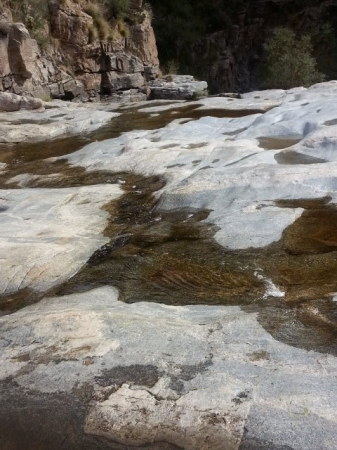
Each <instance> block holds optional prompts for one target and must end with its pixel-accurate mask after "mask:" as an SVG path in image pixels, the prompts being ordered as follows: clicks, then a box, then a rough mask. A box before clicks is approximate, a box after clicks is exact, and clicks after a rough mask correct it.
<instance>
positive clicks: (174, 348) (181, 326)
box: [0, 287, 337, 450]
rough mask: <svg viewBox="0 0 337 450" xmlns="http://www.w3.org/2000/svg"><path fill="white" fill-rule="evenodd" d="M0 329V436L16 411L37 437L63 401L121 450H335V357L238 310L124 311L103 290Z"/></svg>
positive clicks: (11, 319)
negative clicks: (287, 338) (25, 412)
mask: <svg viewBox="0 0 337 450" xmlns="http://www.w3.org/2000/svg"><path fill="white" fill-rule="evenodd" d="M0 329H1V339H0V347H1V352H0V355H1V356H0V367H1V369H0V380H1V383H0V386H1V389H5V390H6V395H4V396H3V398H4V399H6V401H5V402H2V403H1V408H0V417H1V418H2V419H4V418H5V416H6V418H7V419H6V420H0V435H5V434H6V433H8V427H9V429H10V427H13V429H14V428H15V426H16V425H15V421H13V422H12V423H11V422H10V420H9V419H8V417H14V418H15V417H16V418H17V417H18V414H20V413H19V410H20V406H19V405H20V402H21V404H23V403H24V404H26V405H29V407H30V416H31V417H32V418H33V419H32V420H31V421H30V427H32V428H34V426H35V425H36V424H34V418H36V420H39V427H38V430H39V431H38V433H37V434H39V435H40V436H43V435H44V433H45V429H46V428H48V429H49V426H50V422H52V421H53V416H54V415H53V414H49V412H50V411H51V408H52V405H53V402H54V405H55V402H56V399H60V398H61V397H62V396H64V395H66V396H67V402H68V407H69V408H70V410H72V408H73V407H74V405H78V408H79V409H81V408H82V410H83V411H85V413H84V414H83V415H82V418H81V421H82V422H80V423H79V424H78V426H79V427H80V428H81V427H84V430H85V433H86V434H88V435H93V436H98V437H102V438H103V437H104V438H106V439H108V440H111V441H113V442H118V443H119V444H121V445H123V446H122V448H124V449H126V448H129V446H144V447H145V448H151V444H155V443H158V442H159V443H160V442H166V443H168V444H170V445H174V446H177V447H178V448H184V449H190V450H195V449H197V448H198V449H201V448H202V449H205V450H223V449H226V450H227V449H239V448H241V449H250V448H260V449H277V448H287V449H294V450H295V449H296V450H303V449H309V450H317V449H318V448H320V449H322V450H323V449H334V448H335V437H336V425H337V423H336V422H337V412H336V411H337V403H336V396H335V395H334V390H335V380H336V375H337V360H336V358H334V357H332V356H329V355H323V354H318V353H315V352H307V351H305V350H300V349H295V348H293V347H290V346H287V345H285V344H282V343H280V342H278V341H275V340H274V339H273V338H272V337H271V336H270V334H268V333H267V332H266V331H265V330H264V329H263V328H262V327H261V326H260V325H259V323H258V322H257V318H256V315H255V314H249V313H246V312H243V311H241V310H240V308H239V307H235V306H232V307H221V306H219V307H217V306H215V307H209V306H188V307H174V306H164V305H160V304H153V303H137V304H131V305H130V304H125V303H122V302H120V301H118V292H117V290H116V289H114V288H112V287H104V288H100V289H96V290H93V291H89V292H86V293H82V294H73V295H70V296H65V297H59V298H47V299H45V300H43V301H42V302H40V303H39V304H36V305H34V306H30V307H27V308H25V309H23V310H21V311H19V312H17V313H15V314H12V315H11V316H7V317H3V318H0ZM9 386H13V387H12V388H10V389H9V390H8V388H9ZM14 386H15V388H14ZM18 390H19V392H20V395H21V397H20V402H18V399H17V398H16V397H15V395H16V394H15V392H18ZM10 392H12V397H10V396H9V393H10ZM37 398H38V399H39V402H38V404H39V406H36V399H37ZM34 405H35V406H34ZM41 410H42V411H44V415H43V416H42V417H41V414H40V412H41ZM39 414H40V415H39ZM20 417H21V416H20ZM4 423H6V426H7V429H4ZM25 424H27V418H26V419H25V418H23V419H22V423H21V426H22V427H23V432H24V431H25V430H24V427H25ZM63 426H64V429H63V428H62V427H63ZM60 427H61V432H62V435H63V439H64V440H67V439H68V435H67V432H68V431H67V427H66V426H65V425H64V423H63V422H62V417H61V418H60V422H59V427H56V428H60ZM54 428H55V427H54ZM69 428H70V426H69ZM59 432H60V430H59V429H58V430H54V431H53V428H52V427H51V436H50V437H49V438H50V439H52V438H53V436H54V435H55V436H56V439H58V437H57V436H58V435H57V433H59ZM32 438H33V437H32ZM34 439H35V437H34ZM37 439H38V438H37ZM14 440H15V437H14ZM36 442H37V443H38V440H37V441H36ZM56 443H57V440H56ZM14 448H15V447H14ZM51 448H54V447H51ZM55 448H57V445H56V447H55ZM75 448H76V447H75ZM93 448H96V447H93ZM97 448H107V447H97ZM158 448H161V447H160V446H158ZM162 448H165V447H162Z"/></svg>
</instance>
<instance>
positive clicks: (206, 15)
mask: <svg viewBox="0 0 337 450" xmlns="http://www.w3.org/2000/svg"><path fill="white" fill-rule="evenodd" d="M151 4H152V5H153V9H154V17H155V22H154V26H155V31H156V37H157V42H158V47H159V54H160V59H161V62H162V63H163V64H164V65H165V63H168V66H169V65H170V62H171V63H172V61H174V62H175V65H176V66H178V67H179V70H180V71H182V73H191V74H193V75H197V76H198V77H199V78H200V79H206V80H207V81H208V84H209V87H210V90H211V92H213V93H218V92H225V91H239V92H242V91H248V90H250V89H252V88H260V84H259V81H260V80H259V78H260V77H259V71H260V69H261V63H262V60H263V43H264V42H265V40H266V38H267V37H268V36H270V33H271V31H272V30H273V28H275V27H278V26H287V27H290V28H292V29H294V30H295V31H296V32H297V33H298V34H299V35H302V34H303V33H310V34H311V35H312V36H313V41H314V45H315V47H316V48H315V50H316V54H315V57H316V59H317V60H318V62H319V64H320V63H321V61H322V63H323V65H324V67H321V66H320V67H319V69H320V71H321V72H323V73H325V74H326V75H327V78H334V77H336V67H334V68H333V70H332V65H333V60H334V59H337V54H336V53H335V55H333V54H332V46H333V45H335V47H336V44H335V43H334V44H333V42H332V40H333V39H335V37H334V36H335V35H336V29H337V9H336V5H337V2H336V0H325V1H321V0H307V1H303V0H291V1H289V0H256V1H252V0H242V1H239V0H228V1H226V2H224V1H222V0H214V1H213V2H212V3H211V4H209V5H207V6H206V5H205V3H204V2H203V1H202V0H194V1H192V0H182V1H181V2H180V4H179V6H175V4H174V2H173V1H169V0H168V2H167V4H165V5H163V4H162V2H161V1H160V0H152V1H151ZM206 8H207V9H206ZM179 15H180V16H179ZM176 17H185V19H184V20H185V21H186V27H179V26H178V25H179V19H176ZM187 18H189V20H187ZM326 25H328V26H330V27H331V28H330V29H331V35H330V36H328V37H327V38H326V39H325V42H322V39H324V36H323V35H324V33H322V32H321V28H322V27H324V26H326ZM334 51H335V52H336V48H334ZM329 52H330V53H329ZM323 53H324V54H325V56H326V58H324V56H323ZM324 59H325V61H323V60H324ZM327 60H328V63H327Z"/></svg>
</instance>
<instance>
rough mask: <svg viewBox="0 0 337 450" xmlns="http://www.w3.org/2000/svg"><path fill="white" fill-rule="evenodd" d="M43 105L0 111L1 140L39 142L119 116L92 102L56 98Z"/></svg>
mask: <svg viewBox="0 0 337 450" xmlns="http://www.w3.org/2000/svg"><path fill="white" fill-rule="evenodd" d="M64 103H65V102H64ZM45 106H46V107H47V109H40V110H36V111H24V110H21V111H15V112H10V113H9V112H1V111H0V144H11V143H12V144H13V143H25V142H27V143H28V142H38V141H46V140H50V139H54V138H57V137H62V136H68V135H72V134H83V133H90V132H92V131H95V130H96V129H98V128H100V127H101V126H102V125H104V124H106V123H107V122H109V121H110V120H111V119H113V118H114V117H118V116H119V114H118V113H116V112H110V111H104V110H101V109H103V108H101V109H100V107H99V106H97V108H95V107H93V105H88V106H85V105H79V104H72V103H69V102H68V103H65V104H62V102H61V103H60V102H58V101H55V102H51V103H46V104H45Z"/></svg>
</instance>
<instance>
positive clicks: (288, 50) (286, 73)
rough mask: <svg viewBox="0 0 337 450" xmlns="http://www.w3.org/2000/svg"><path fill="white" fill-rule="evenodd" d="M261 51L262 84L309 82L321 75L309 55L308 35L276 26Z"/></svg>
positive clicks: (284, 86)
mask: <svg viewBox="0 0 337 450" xmlns="http://www.w3.org/2000/svg"><path fill="white" fill-rule="evenodd" d="M264 51H265V63H264V66H263V74H262V80H263V81H262V84H263V86H264V87H266V88H279V89H290V88H292V87H295V86H310V85H311V84H313V83H317V82H319V81H322V80H323V79H324V76H323V75H322V74H321V73H320V72H319V71H318V70H317V64H316V60H315V58H314V57H313V56H312V51H313V50H312V44H311V39H310V36H307V35H305V36H302V37H297V36H296V34H295V33H294V32H293V31H292V30H290V29H289V28H275V30H274V31H273V33H272V36H271V37H270V38H269V39H268V40H267V42H266V43H265V45H264Z"/></svg>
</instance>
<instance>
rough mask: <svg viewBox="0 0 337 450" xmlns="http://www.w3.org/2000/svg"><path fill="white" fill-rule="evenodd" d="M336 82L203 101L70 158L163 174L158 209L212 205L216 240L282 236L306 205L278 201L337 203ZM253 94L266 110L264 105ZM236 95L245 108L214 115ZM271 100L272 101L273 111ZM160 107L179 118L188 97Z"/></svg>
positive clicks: (259, 241) (231, 243) (252, 243)
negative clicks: (156, 125)
mask: <svg viewBox="0 0 337 450" xmlns="http://www.w3.org/2000/svg"><path fill="white" fill-rule="evenodd" d="M335 89H336V83H334V82H329V83H323V84H321V85H317V86H313V87H311V88H310V89H304V88H296V89H292V90H290V91H280V90H277V91H263V92H260V93H251V94H247V95H245V96H244V98H243V99H228V98H222V97H221V98H209V99H203V100H202V103H200V105H201V104H202V105H203V106H202V108H205V117H198V118H197V119H196V120H193V113H194V112H193V113H192V117H191V118H190V119H188V117H189V116H188V113H186V114H187V116H186V117H187V119H186V120H185V119H178V120H172V121H171V122H170V123H169V124H168V125H167V126H165V127H164V128H161V129H157V130H151V131H147V130H144V131H134V132H129V133H124V134H123V135H122V136H121V137H119V138H117V139H110V140H106V141H103V142H95V143H92V144H89V145H88V146H86V147H84V148H83V149H81V150H80V151H78V152H76V153H73V154H71V155H69V156H68V160H69V162H70V164H72V165H74V166H83V167H85V168H86V169H87V170H101V169H106V170H115V171H125V170H131V171H134V172H137V173H141V174H144V175H152V174H153V173H155V174H160V175H163V176H164V177H165V178H166V180H167V184H166V186H165V187H164V188H163V189H162V190H161V191H160V192H158V193H157V195H158V197H160V201H159V203H158V208H159V209H160V208H162V209H166V210H174V209H179V208H184V207H189V208H191V207H192V208H196V209H207V210H209V211H210V214H209V217H208V219H207V220H209V222H211V223H214V224H216V225H217V226H218V227H219V230H218V232H217V233H216V235H215V238H216V240H217V241H218V243H220V244H221V245H222V246H224V247H227V248H230V249H247V248H250V247H254V248H258V247H265V246H267V245H270V244H272V243H273V242H277V241H279V240H280V239H281V237H282V233H283V231H284V230H285V229H286V228H287V227H288V226H289V225H291V224H292V223H293V222H294V221H295V220H297V219H298V218H299V217H300V216H301V214H302V213H303V209H302V208H300V207H293V208H291V207H289V208H284V207H281V206H280V205H279V204H278V200H280V199H288V200H289V199H301V198H302V199H303V198H315V199H318V198H322V197H330V198H331V201H332V202H336V201H337V179H336V175H335V174H336V169H337V166H336V158H335V153H334V149H335V142H336V138H335V135H336V129H337V124H335V121H336V117H337V107H336V102H335ZM256 97H258V98H256ZM254 102H255V105H260V106H258V108H262V105H264V108H265V109H264V110H265V111H266V112H264V113H262V112H261V113H256V110H255V109H254ZM228 103H230V104H231V106H230V108H232V110H231V111H234V112H235V111H237V110H239V111H243V110H246V113H245V114H244V115H243V116H241V117H237V116H235V117H212V116H211V115H212V111H214V110H216V111H219V110H221V108H225V105H227V104H228ZM243 104H244V105H245V106H244V107H243V106H242V105H243ZM268 104H269V105H271V104H273V105H274V107H273V108H272V109H270V108H269V109H268V108H267V106H266V105H268ZM276 104H277V105H278V106H276ZM200 105H199V107H198V108H201V106H200ZM240 105H241V106H240ZM157 108H159V109H157V111H158V112H159V113H160V111H161V109H160V108H172V116H173V118H174V114H173V113H174V112H175V111H178V110H180V108H181V104H178V105H175V104H173V105H168V104H167V105H164V106H163V105H161V106H159V107H157ZM245 108H246V109H245ZM247 108H248V109H247ZM146 109H147V108H145V109H144V108H143V111H146ZM224 110H225V109H224ZM150 111H152V112H153V113H154V112H155V111H156V107H153V108H151V109H150ZM247 111H248V112H247ZM249 111H250V112H249ZM227 112H228V111H226V114H227ZM161 113H165V114H166V113H167V110H165V111H161ZM282 161H284V163H282Z"/></svg>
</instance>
